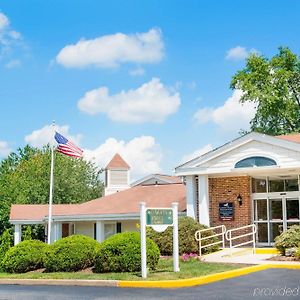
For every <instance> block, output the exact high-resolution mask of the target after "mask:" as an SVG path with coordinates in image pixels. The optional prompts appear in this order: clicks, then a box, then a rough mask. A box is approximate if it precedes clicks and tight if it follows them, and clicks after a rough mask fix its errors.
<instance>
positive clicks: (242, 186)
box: [209, 176, 252, 234]
mask: <svg viewBox="0 0 300 300" xmlns="http://www.w3.org/2000/svg"><path fill="white" fill-rule="evenodd" d="M239 194H240V195H241V196H242V199H243V200H242V201H243V204H242V205H239V203H238V201H237V196H238V195H239ZM209 201H210V202H209V205H210V207H209V214H210V226H218V225H225V226H226V228H227V229H231V228H237V227H241V226H244V225H249V224H251V221H252V217H251V178H250V177H249V176H239V177H222V178H209ZM220 202H233V203H234V220H233V221H223V220H220V219H219V203H220ZM239 234H241V232H239Z"/></svg>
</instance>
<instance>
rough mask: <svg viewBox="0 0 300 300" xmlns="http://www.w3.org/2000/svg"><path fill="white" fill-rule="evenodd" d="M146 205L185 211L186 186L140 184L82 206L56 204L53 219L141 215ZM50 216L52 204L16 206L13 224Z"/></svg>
mask: <svg viewBox="0 0 300 300" xmlns="http://www.w3.org/2000/svg"><path fill="white" fill-rule="evenodd" d="M141 201H143V202H146V205H147V206H149V207H171V205H172V203H173V202H178V204H179V206H178V211H181V212H182V211H185V209H186V196H185V185H184V184H183V183H172V184H164V185H146V186H143V185H138V186H135V187H132V188H129V189H127V190H124V191H121V192H118V193H114V194H111V195H108V196H105V197H101V198H98V199H95V200H91V201H88V202H85V203H82V204H56V205H53V218H54V219H55V217H58V216H59V217H60V218H62V219H63V217H64V216H66V217H68V216H72V217H73V216H80V217H81V219H82V217H84V216H96V215H98V216H101V215H102V216H107V215H124V216H126V214H130V215H137V216H138V214H139V210H140V202H141ZM47 216H48V205H39V204H31V205H25V204H24V205H23V204H15V205H12V207H11V211H10V221H11V222H12V223H14V222H18V221H28V222H29V221H32V222H41V223H42V222H43V221H44V220H45V219H47Z"/></svg>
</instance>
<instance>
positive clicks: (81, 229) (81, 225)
mask: <svg viewBox="0 0 300 300" xmlns="http://www.w3.org/2000/svg"><path fill="white" fill-rule="evenodd" d="M94 223H95V222H76V223H75V233H76V234H83V235H86V236H89V237H91V238H94Z"/></svg>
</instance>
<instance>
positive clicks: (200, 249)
mask: <svg viewBox="0 0 300 300" xmlns="http://www.w3.org/2000/svg"><path fill="white" fill-rule="evenodd" d="M218 229H221V232H220V233H215V232H214V230H218ZM206 231H212V234H211V235H208V236H203V237H202V236H201V235H202V233H203V232H206ZM225 234H226V227H225V225H220V226H215V227H210V228H206V229H201V230H198V231H196V233H195V239H196V241H197V242H199V256H200V257H201V255H202V249H203V248H206V247H210V246H213V245H218V244H222V247H223V248H225ZM219 236H221V237H222V239H221V240H219V241H217V242H214V243H210V244H206V245H202V241H204V240H208V239H211V238H213V237H219Z"/></svg>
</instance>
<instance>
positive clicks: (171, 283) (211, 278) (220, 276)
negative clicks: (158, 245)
mask: <svg viewBox="0 0 300 300" xmlns="http://www.w3.org/2000/svg"><path fill="white" fill-rule="evenodd" d="M267 269H294V270H295V269H297V270H300V264H297V265H295V264H263V265H257V266H251V267H245V268H241V269H236V270H231V271H226V272H221V273H216V274H211V275H206V276H202V277H196V278H188V279H179V280H162V281H125V280H124V281H122V280H82V279H4V278H3V279H0V285H2V284H9V285H34V286H35V285H59V286H95V287H97V286H98V287H104V286H106V287H121V288H125V287H126V288H182V287H191V286H196V285H204V284H208V283H212V282H216V281H221V280H225V279H230V278H235V277H239V276H244V275H248V274H251V273H254V272H258V271H263V270H267Z"/></svg>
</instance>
